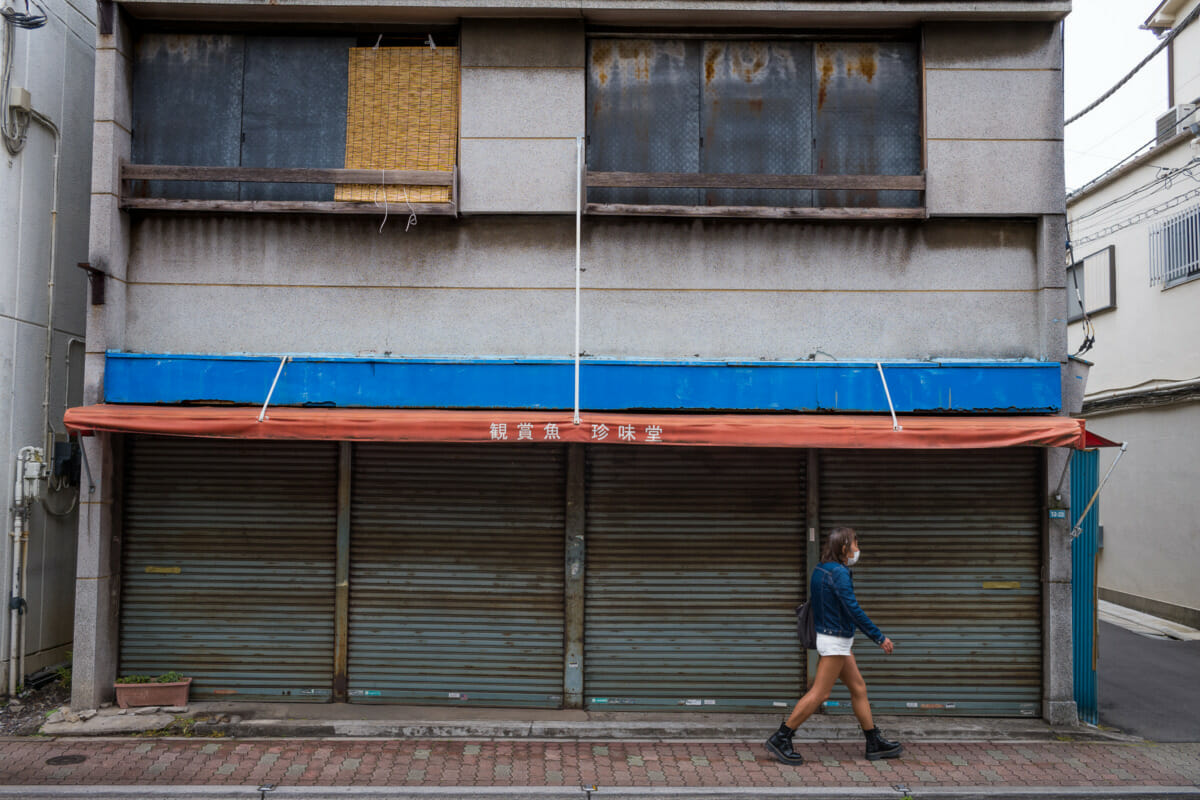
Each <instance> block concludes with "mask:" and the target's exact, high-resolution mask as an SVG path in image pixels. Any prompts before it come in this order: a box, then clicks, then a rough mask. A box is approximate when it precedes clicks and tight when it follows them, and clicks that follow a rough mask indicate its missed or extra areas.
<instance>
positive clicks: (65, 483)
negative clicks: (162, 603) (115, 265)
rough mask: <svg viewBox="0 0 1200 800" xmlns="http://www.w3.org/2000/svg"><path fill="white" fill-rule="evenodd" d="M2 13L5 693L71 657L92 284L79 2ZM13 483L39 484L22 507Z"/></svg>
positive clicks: (87, 12)
mask: <svg viewBox="0 0 1200 800" xmlns="http://www.w3.org/2000/svg"><path fill="white" fill-rule="evenodd" d="M3 6H4V12H5V14H4V16H3V18H0V116H3V122H4V124H3V134H0V135H2V136H3V139H4V142H3V144H2V145H0V281H2V282H3V285H4V290H3V292H0V387H2V391H0V420H3V425H0V453H2V454H3V457H4V467H3V468H0V487H2V488H0V501H2V502H3V504H4V508H5V509H7V511H8V513H7V514H6V516H5V534H6V535H5V536H4V547H3V555H0V566H2V571H0V575H2V576H3V577H0V586H3V595H4V598H5V602H4V613H3V614H0V656H2V657H0V676H2V677H0V694H6V693H9V692H11V691H12V690H13V689H15V688H17V687H18V686H20V685H21V684H23V683H24V679H25V676H26V675H27V674H30V673H34V672H37V671H38V670H41V669H43V668H45V667H49V666H52V665H57V664H62V663H65V662H66V661H67V660H68V659H69V654H68V651H69V650H70V648H71V635H72V631H73V622H72V621H73V618H74V603H73V601H72V597H73V595H74V588H75V581H74V577H75V535H76V531H77V530H78V527H79V522H78V520H79V516H78V509H77V503H78V499H79V490H78V479H77V478H76V477H75V469H76V468H75V467H74V466H73V465H72V464H71V461H72V460H71V458H70V455H71V452H72V451H71V449H70V443H69V442H68V441H67V440H68V436H67V431H66V429H65V428H64V427H63V420H62V417H63V411H64V410H65V409H66V408H67V407H68V406H74V405H78V404H79V403H80V401H81V400H82V397H83V358H84V345H83V336H84V326H85V309H86V302H85V299H84V297H85V292H86V290H87V279H86V277H85V275H84V273H83V272H81V271H80V270H78V269H77V268H76V267H75V265H76V263H78V262H80V261H83V260H85V259H86V258H87V253H88V202H89V195H88V186H89V183H90V175H91V148H92V94H93V88H94V83H93V79H92V70H93V60H94V50H95V41H96V25H95V19H94V13H93V10H92V9H91V8H89V7H87V6H86V5H84V6H82V7H80V6H78V5H75V4H71V3H68V2H62V1H61V0H47V2H45V3H41V4H40V9H39V7H37V6H30V7H29V8H25V6H24V4H16V3H5V4H3ZM25 12H29V13H28V14H26V13H25ZM56 443H57V445H58V456H60V460H59V461H58V462H57V464H56V461H55V445H56ZM64 462H66V463H64ZM74 463H76V464H77V463H78V459H77V457H76V458H75V459H74ZM26 464H27V465H28V466H26ZM21 474H26V475H29V476H33V475H37V480H36V481H34V480H32V478H31V479H30V480H28V481H23V482H22V483H23V487H22V495H23V497H22V498H19V497H17V496H16V494H17V493H16V485H17V483H18V476H19V475H21ZM14 566H15V569H14ZM14 606H15V608H14ZM10 666H11V669H10Z"/></svg>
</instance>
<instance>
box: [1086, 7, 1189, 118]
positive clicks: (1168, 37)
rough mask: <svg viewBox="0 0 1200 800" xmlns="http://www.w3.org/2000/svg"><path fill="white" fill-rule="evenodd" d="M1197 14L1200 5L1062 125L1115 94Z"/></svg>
mask: <svg viewBox="0 0 1200 800" xmlns="http://www.w3.org/2000/svg"><path fill="white" fill-rule="evenodd" d="M1197 16H1200V6H1196V7H1195V8H1193V9H1192V13H1190V14H1188V15H1187V16H1186V17H1184V18H1183V21H1182V22H1180V23H1179V24H1178V25H1175V26H1174V27H1173V28H1172V29H1171V32H1170V33H1168V34H1167V35H1166V36H1165V37H1163V40H1162V41H1161V42H1159V43H1158V47H1156V48H1154V49H1153V50H1151V51H1150V55H1148V56H1146V57H1145V58H1143V59H1142V60H1141V62H1140V63H1139V64H1138V65H1137V66H1136V67H1134V68H1133V69H1132V70H1130V71H1129V74H1128V75H1126V76H1125V77H1124V78H1121V80H1119V81H1117V82H1116V83H1115V84H1114V85H1113V87H1112V88H1111V89H1109V90H1108V91H1107V92H1105V93H1104V94H1102V95H1100V96H1099V97H1098V98H1096V100H1095V101H1094V102H1093V103H1092V104H1091V105H1090V106H1088V107H1087V108H1085V109H1084V110H1083V111H1080V112H1079V113H1078V114H1076V115H1075V116H1073V117H1071V118H1070V119H1068V120H1067V121H1066V122H1064V123H1063V127H1066V126H1067V125H1070V124H1071V123H1072V122H1074V121H1075V120H1077V119H1079V118H1080V117H1082V116H1083V115H1084V114H1086V113H1088V112H1089V111H1091V110H1093V109H1094V108H1096V106H1098V105H1100V104H1101V103H1103V102H1104V101H1105V100H1107V99H1108V98H1110V97H1112V96H1113V95H1114V94H1116V92H1117V90H1118V89H1120V88H1121V87H1122V86H1124V85H1125V84H1126V83H1128V82H1129V79H1130V78H1132V77H1133V76H1134V75H1136V74H1137V73H1138V71H1139V70H1140V69H1141V68H1142V67H1144V66H1146V65H1147V64H1149V63H1150V61H1151V59H1153V58H1154V57H1155V56H1156V55H1158V54H1159V53H1160V52H1162V49H1163V48H1164V47H1166V46H1167V45H1169V44H1170V43H1171V42H1172V41H1173V40H1174V39H1175V37H1176V36H1178V35H1179V33H1180V31H1182V30H1183V29H1184V28H1186V27H1187V26H1188V25H1189V24H1190V23H1191V22H1192V20H1194V19H1195V18H1196V17H1197Z"/></svg>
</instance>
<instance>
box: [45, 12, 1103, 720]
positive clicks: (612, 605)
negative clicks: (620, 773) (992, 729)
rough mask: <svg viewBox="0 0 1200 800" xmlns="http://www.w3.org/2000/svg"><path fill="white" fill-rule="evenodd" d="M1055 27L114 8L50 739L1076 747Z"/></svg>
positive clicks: (968, 17) (1070, 429)
mask: <svg viewBox="0 0 1200 800" xmlns="http://www.w3.org/2000/svg"><path fill="white" fill-rule="evenodd" d="M193 9H195V10H193ZM1068 10H1069V4H1068V3H1066V2H1034V3H1030V2H1020V3H1014V2H986V3H969V4H955V3H942V2H939V3H926V2H901V3H895V2H886V3H884V2H881V3H864V4H858V5H857V6H856V9H855V10H854V11H852V12H846V11H839V10H835V9H832V8H831V6H830V5H829V4H825V3H805V2H800V3H793V4H787V5H786V6H784V7H781V6H779V5H778V4H757V3H744V4H741V3H740V4H730V5H726V6H720V7H713V6H711V5H710V4H699V3H689V2H679V3H668V4H665V5H664V4H662V3H653V4H649V3H648V4H644V5H642V4H637V3H634V4H628V3H606V2H596V3H587V4H585V5H584V6H583V7H580V6H579V5H578V4H575V5H573V6H567V5H566V4H563V5H558V4H553V3H550V4H546V3H537V4H529V5H528V6H523V5H520V4H518V5H515V6H514V5H511V4H508V5H506V6H504V8H498V7H495V6H493V5H489V4H488V3H473V2H463V3H459V4H455V5H453V6H452V7H451V6H441V5H439V6H437V7H434V6H429V5H427V4H408V3H399V2H397V3H385V4H357V3H353V2H349V3H336V4H331V3H316V2H313V3H308V2H300V3H294V4H289V5H288V6H287V7H278V6H263V5H259V4H250V3H218V4H215V5H214V4H206V5H205V6H204V7H203V19H200V18H199V17H200V11H199V7H198V6H195V5H194V4H192V3H188V2H156V3H142V2H130V3H115V4H112V5H111V11H112V14H113V17H112V33H111V34H109V33H102V34H101V39H100V42H101V43H102V45H104V48H103V49H102V50H101V57H102V59H107V61H104V62H103V63H102V65H101V67H100V72H101V74H102V75H104V76H105V78H104V80H105V81H106V82H104V83H98V89H97V96H96V104H97V108H98V112H97V118H98V119H109V118H110V117H111V119H112V120H113V121H112V122H111V123H108V122H98V123H97V130H96V139H95V141H96V155H95V176H96V178H95V181H96V186H95V187H94V194H93V209H92V210H93V218H94V223H93V231H94V233H93V238H92V249H91V254H90V255H91V264H92V266H93V268H95V269H99V270H102V271H103V272H104V273H105V275H106V277H105V278H104V284H105V286H106V290H105V298H104V303H103V304H102V305H99V304H94V305H92V306H91V311H90V315H89V320H88V325H89V327H88V337H89V338H88V343H89V344H88V361H87V380H86V387H87V397H86V405H85V406H83V407H81V408H78V409H74V410H72V412H70V414H69V418H68V419H69V422H70V424H71V425H72V426H73V427H74V428H75V429H77V430H79V431H81V432H84V433H86V434H88V435H87V436H86V437H85V442H86V444H85V449H86V451H87V453H88V456H89V459H90V461H89V463H91V464H92V465H93V467H94V469H95V470H96V473H97V482H98V484H99V489H98V491H99V492H100V493H101V499H100V501H99V502H98V504H97V512H98V513H97V514H96V515H95V516H93V517H91V518H90V519H89V520H87V521H85V522H83V523H81V527H80V557H79V581H78V584H77V598H78V599H77V615H76V619H77V630H76V638H77V641H76V646H75V655H76V667H75V669H76V682H75V687H76V688H75V695H74V700H73V702H74V704H75V705H77V706H80V707H87V706H93V705H95V704H97V703H98V702H100V701H101V700H103V699H104V698H105V697H106V696H107V694H108V692H109V691H110V690H109V688H108V687H109V686H110V685H111V681H112V679H113V677H115V676H116V675H117V674H118V673H119V672H120V673H124V672H130V671H134V672H153V671H165V670H167V669H178V670H180V671H185V672H188V673H189V674H191V675H192V676H193V677H194V679H195V681H194V683H193V691H194V693H195V695H196V696H201V697H243V698H265V697H271V698H287V699H292V700H297V701H305V700H307V701H331V700H332V701H346V702H351V703H355V702H363V703H366V702H392V703H421V704H431V703H432V704H449V705H465V706H506V705H507V706H526V707H548V708H560V707H568V708H580V707H582V708H591V709H606V708H607V709H628V710H647V709H672V710H675V709H678V710H681V711H689V710H702V711H714V710H715V711H762V712H770V713H775V709H776V708H778V707H782V706H785V705H789V704H790V703H791V702H793V701H794V699H795V696H796V695H797V694H798V693H799V692H800V691H801V688H802V687H803V685H804V681H805V675H806V670H807V668H808V664H807V658H806V657H805V654H804V653H803V651H801V650H800V649H799V648H798V647H797V645H796V642H795V637H794V632H793V622H792V620H791V614H792V608H793V607H794V606H795V605H796V603H797V602H798V601H799V598H800V597H801V596H802V595H803V594H804V592H805V583H806V580H807V578H806V576H807V574H808V572H809V571H810V570H811V567H812V566H813V565H814V563H815V561H816V558H817V553H818V550H819V545H820V541H821V537H822V536H823V535H824V534H825V533H827V532H828V530H830V529H831V528H832V527H836V526H838V525H854V526H855V527H857V528H858V529H859V530H860V531H861V534H862V543H863V549H864V552H865V553H866V554H867V555H866V556H865V557H864V563H863V565H862V567H861V568H860V574H859V576H858V581H859V586H860V590H861V596H862V597H863V600H864V604H865V605H866V607H867V608H868V609H870V610H871V611H872V613H873V614H874V615H875V618H876V621H878V622H879V624H880V625H881V627H882V628H883V629H884V630H885V631H888V632H889V635H891V636H892V638H893V639H895V640H896V641H897V642H898V649H897V655H896V656H895V657H893V658H891V659H890V660H884V658H883V657H882V655H881V654H880V655H876V654H874V653H868V652H863V653H862V654H861V657H862V659H863V661H864V662H865V663H868V669H870V670H871V674H872V676H873V681H872V690H873V697H874V698H876V704H877V705H878V706H879V707H880V708H881V709H886V710H887V711H889V712H895V713H967V714H997V715H1032V716H1042V717H1045V718H1047V719H1050V720H1052V721H1055V722H1070V721H1074V719H1075V705H1074V701H1073V700H1072V692H1071V666H1070V638H1071V631H1070V553H1069V543H1068V542H1067V524H1066V518H1065V508H1066V504H1067V502H1068V501H1069V490H1068V489H1067V488H1066V487H1067V486H1069V482H1063V481H1061V480H1060V477H1061V476H1065V474H1066V473H1065V467H1066V464H1067V450H1066V449H1064V447H1066V448H1069V447H1070V446H1076V445H1079V444H1081V443H1082V437H1083V431H1082V425H1081V423H1079V422H1078V421H1077V420H1072V419H1070V418H1069V417H1068V416H1067V415H1066V413H1065V409H1064V405H1063V400H1062V398H1063V380H1064V377H1063V376H1064V374H1065V372H1064V364H1065V362H1066V319H1065V313H1066V311H1065V309H1066V293H1065V288H1064V279H1065V270H1064V266H1063V258H1062V251H1063V244H1064V240H1065V221H1064V194H1063V174H1062V158H1063V156H1062V118H1063V114H1062V63H1061V62H1062V38H1061V24H1060V23H1061V20H1062V18H1063V17H1064V16H1065V14H1066V13H1067V11H1068ZM682 20H686V23H684V22H682ZM102 27H103V22H102ZM97 465H98V466H97ZM872 562H873V567H868V564H872ZM905 641H907V642H908V643H909V644H908V645H907V649H906V646H905V645H904V644H903V643H904V642H905ZM901 653H904V655H900V654H901ZM827 710H829V711H830V712H832V713H837V712H841V711H848V709H847V702H846V698H845V697H840V698H839V697H837V696H836V695H835V697H834V698H833V699H832V700H831V703H830V705H829V706H828V708H827Z"/></svg>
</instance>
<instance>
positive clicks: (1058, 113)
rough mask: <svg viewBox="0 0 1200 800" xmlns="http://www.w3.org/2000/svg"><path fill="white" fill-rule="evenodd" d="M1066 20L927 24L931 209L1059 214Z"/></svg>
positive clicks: (1061, 203)
mask: <svg viewBox="0 0 1200 800" xmlns="http://www.w3.org/2000/svg"><path fill="white" fill-rule="evenodd" d="M1062 85H1063V84H1062V29H1061V26H1060V25H1058V24H1057V23H1032V24H1004V23H945V24H933V25H927V26H926V27H925V91H926V98H925V105H926V121H925V125H926V137H927V142H926V147H927V157H928V162H927V170H928V181H929V190H928V196H927V204H928V208H929V212H930V214H955V215H959V214H999V215H1009V214H1061V213H1063V209H1064V206H1065V202H1066V201H1065V189H1064V180H1065V178H1064V175H1063V125H1062V121H1063V93H1062Z"/></svg>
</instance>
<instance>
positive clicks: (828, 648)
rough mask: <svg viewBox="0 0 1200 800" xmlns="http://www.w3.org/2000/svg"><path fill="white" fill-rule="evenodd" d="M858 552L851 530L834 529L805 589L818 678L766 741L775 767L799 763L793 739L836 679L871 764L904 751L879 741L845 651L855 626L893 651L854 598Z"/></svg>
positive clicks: (854, 668) (864, 690) (862, 683)
mask: <svg viewBox="0 0 1200 800" xmlns="http://www.w3.org/2000/svg"><path fill="white" fill-rule="evenodd" d="M859 552H860V551H859V549H858V534H857V533H855V531H854V529H853V528H834V529H833V531H831V532H830V534H829V540H828V541H827V542H826V543H825V548H824V549H823V550H822V551H821V563H820V564H818V565H817V568H816V569H814V570H813V574H812V580H811V581H810V582H809V586H810V587H812V588H811V598H812V599H811V602H812V611H813V622H814V626H815V627H816V630H817V652H818V653H820V655H821V660H820V661H818V662H817V676H816V679H815V680H814V681H813V684H812V688H810V689H809V690H808V692H806V693H805V695H804V697H801V698H800V702H798V703H796V707H795V708H794V709H792V713H791V715H790V716H788V718H787V720H786V721H785V722H784V723H783V724H782V725H780V726H779V730H777V731H776V732H775V733H773V734H771V738H769V739H767V742H766V745H767V751H768V752H770V754H771V755H772V756H774V757H775V760H777V761H779V762H780V763H783V764H803V763H804V759H803V758H801V757H800V754H799V753H797V752H796V751H795V750H794V749H792V736H793V735H795V733H796V729H797V728H799V727H800V726H801V725H802V724H804V720H806V719H808V718H809V717H810V716H812V713H813V712H814V711H816V710H817V709H818V708H819V707H820V706H821V704H822V703H824V702H825V701H826V700H827V699H828V698H829V693H830V691H832V690H833V683H834V681H836V680H838V679H839V678H840V679H841V681H842V683H843V684H844V685H845V687H846V688H847V689H849V690H850V704H851V705H852V706H853V707H854V716H856V717H858V723H859V725H861V726H862V730H863V736H865V737H866V738H867V758H869V759H870V760H872V761H876V760H878V759H881V758H896V757H897V756H899V755H900V754H901V753H902V752H903V751H904V746H903V745H901V744H900V743H899V742H893V741H889V740H888V739H885V738H883V736H882V735H881V734H880V733H879V728H876V727H875V722H874V721H873V720H872V718H871V704H870V702H869V701H868V700H867V684H866V681H864V680H863V677H862V674H861V673H860V672H859V671H858V664H857V663H856V662H855V660H854V654H853V653H851V652H850V648H851V646H852V645H853V644H854V628H855V627H856V626H857V627H858V628H860V629H862V632H863V633H865V634H866V635H867V636H868V637H869V638H870V639H871V641H873V642H875V643H876V644H877V645H879V646H880V647H881V648H883V652H885V653H887V654H888V655H891V653H892V647H893V645H892V640H891V639H889V638H887V637H886V636H884V635H883V633H882V632H881V631H880V630H879V628H877V627H876V626H875V623H874V622H871V618H870V617H868V616H867V615H866V613H865V612H864V611H863V610H862V609H861V608H860V607H859V605H858V600H856V599H855V597H854V581H853V579H852V578H851V574H850V567H852V566H854V564H856V563H857V562H858V556H859Z"/></svg>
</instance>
